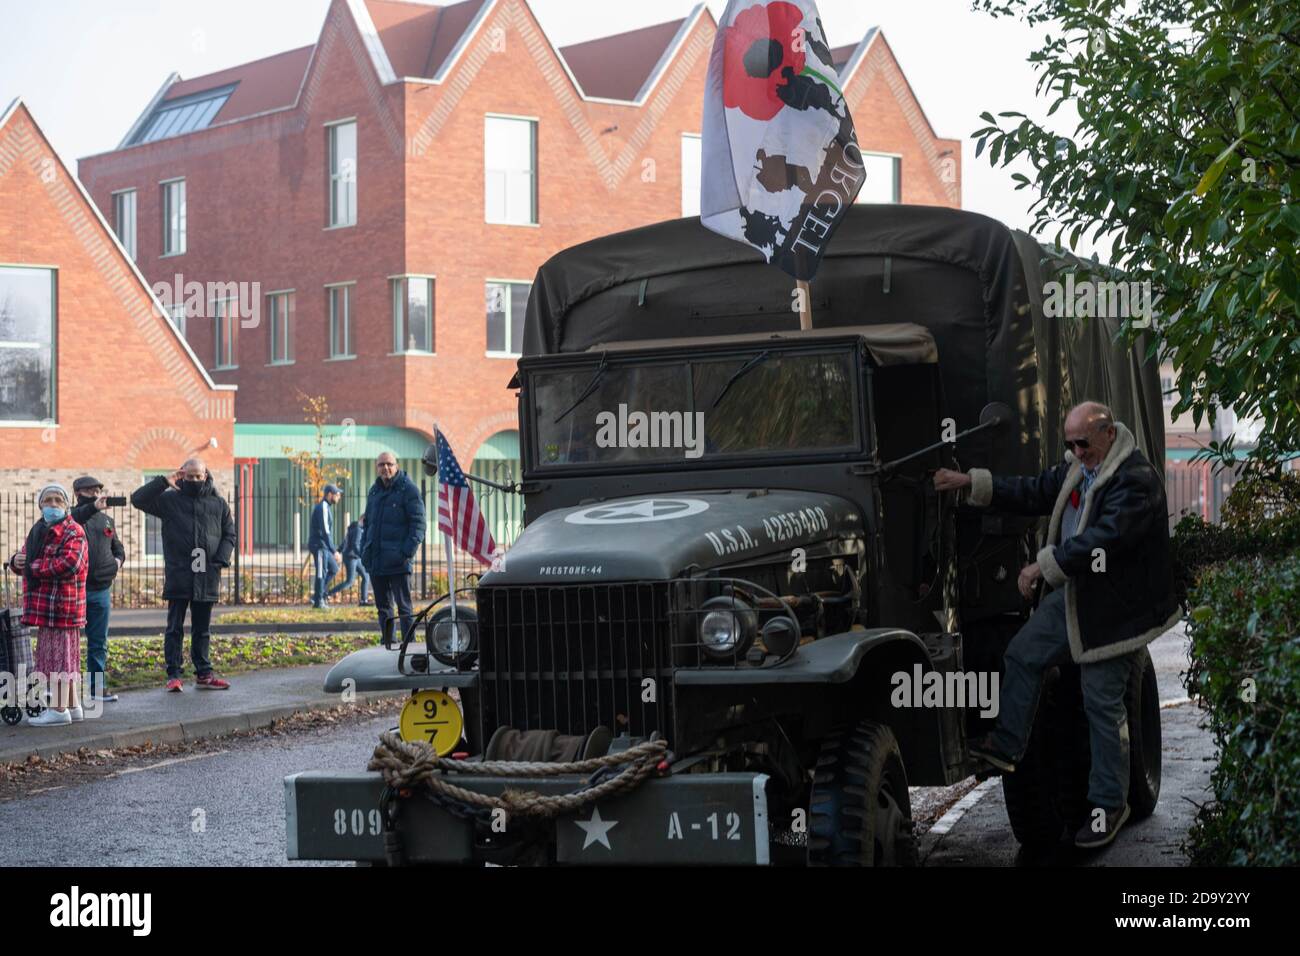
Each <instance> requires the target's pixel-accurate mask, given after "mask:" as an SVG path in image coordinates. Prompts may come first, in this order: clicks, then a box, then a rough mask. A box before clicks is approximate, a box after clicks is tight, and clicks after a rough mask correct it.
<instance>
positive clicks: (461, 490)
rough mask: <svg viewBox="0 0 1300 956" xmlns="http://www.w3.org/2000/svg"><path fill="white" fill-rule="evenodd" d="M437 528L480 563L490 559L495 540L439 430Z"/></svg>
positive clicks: (494, 547) (488, 561)
mask: <svg viewBox="0 0 1300 956" xmlns="http://www.w3.org/2000/svg"><path fill="white" fill-rule="evenodd" d="M438 530H439V531H441V532H443V533H444V534H446V535H450V537H451V540H452V541H453V542H454V543H455V545H456V547H458V548H460V549H461V550H462V551H465V552H467V553H468V554H472V555H473V556H474V557H475V558H477V559H478V560H479V561H481V562H482V563H483V564H491V563H492V555H493V553H494V552H495V551H496V549H497V546H496V542H495V541H493V540H492V533H491V532H490V531H488V528H487V522H486V521H484V520H483V513H482V512H481V511H479V510H478V502H477V501H475V500H474V492H473V490H471V488H470V486H469V482H467V481H466V480H465V473H464V472H463V471H461V470H460V464H459V463H458V462H457V461H456V456H455V455H453V454H452V452H451V446H450V445H448V444H447V439H445V438H443V437H442V432H438Z"/></svg>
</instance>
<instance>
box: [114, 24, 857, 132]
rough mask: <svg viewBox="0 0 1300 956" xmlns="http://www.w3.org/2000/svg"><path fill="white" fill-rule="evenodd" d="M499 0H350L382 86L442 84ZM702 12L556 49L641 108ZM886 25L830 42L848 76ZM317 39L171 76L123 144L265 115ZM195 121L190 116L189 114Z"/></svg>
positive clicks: (297, 76) (304, 67) (605, 90)
mask: <svg viewBox="0 0 1300 956" xmlns="http://www.w3.org/2000/svg"><path fill="white" fill-rule="evenodd" d="M499 3H500V0H461V2H459V3H452V4H448V5H444V6H439V5H437V4H435V3H431V2H426V0H344V4H343V5H344V6H345V7H346V9H347V10H348V11H349V13H350V14H351V16H352V19H353V21H354V23H355V24H356V27H357V29H358V31H359V32H360V34H361V37H362V40H363V42H364V44H365V47H366V50H367V53H368V54H369V56H370V60H371V63H372V64H373V66H374V68H375V72H376V74H377V75H378V78H379V81H380V82H381V83H383V84H390V83H400V82H403V81H405V80H415V81H421V82H426V83H441V82H442V81H443V80H444V79H445V78H446V76H447V74H448V72H449V71H450V69H451V68H452V66H453V65H454V64H455V63H456V62H457V61H458V60H459V58H460V55H461V53H462V51H463V50H464V49H465V48H466V46H467V45H468V43H469V41H470V40H471V39H472V38H473V37H474V35H475V34H476V33H477V31H478V29H479V27H480V25H481V24H482V23H483V21H484V20H485V19H486V18H487V16H488V15H489V14H490V13H491V12H492V11H493V10H494V9H495V8H496V7H497V5H498V4H499ZM704 16H710V19H712V17H711V15H710V14H709V10H708V8H707V6H706V5H705V4H704V3H700V4H698V5H697V6H696V7H695V8H694V9H693V10H692V11H691V13H690V14H689V15H688V16H686V17H684V18H683V19H680V20H672V21H669V22H667V23H660V24H657V25H655V26H649V27H643V28H641V29H639V30H631V31H628V32H626V33H620V34H616V35H614V36H608V37H601V38H599V39H595V40H589V41H586V42H585V43H575V44H572V45H570V46H567V47H564V48H563V49H555V47H554V45H553V44H552V49H554V50H555V53H556V55H557V57H558V58H559V60H560V62H561V64H562V65H563V66H564V68H565V70H566V72H567V73H568V75H569V77H570V78H571V79H572V81H573V84H574V86H575V87H576V88H577V92H578V93H579V94H580V95H581V97H582V98H583V99H584V100H588V101H596V102H607V103H615V104H620V105H621V104H627V105H634V106H639V105H641V104H643V103H644V102H645V101H646V99H647V98H648V97H649V95H650V94H651V93H652V92H653V91H654V89H655V87H656V85H657V84H658V82H659V80H660V78H661V77H662V76H663V75H664V73H665V72H666V71H667V69H668V67H669V65H670V64H671V63H672V62H673V59H674V57H676V55H677V53H678V51H679V50H680V49H681V48H682V46H683V44H685V43H686V40H687V38H688V36H690V34H691V31H692V30H693V29H694V28H695V26H696V24H697V23H698V22H699V21H700V19H701V18H702V17H704ZM878 35H879V30H878V29H877V28H875V27H872V28H871V30H869V31H868V32H867V34H866V36H865V37H863V39H862V41H861V42H859V43H857V44H850V45H847V46H842V47H837V48H835V49H834V50H832V57H833V60H834V65H835V67H836V69H837V70H838V71H839V74H840V78H841V80H842V81H844V82H847V81H848V80H849V79H850V78H851V77H852V75H853V73H855V72H856V70H857V68H858V66H859V65H860V64H861V63H862V61H863V59H864V58H865V55H866V52H867V49H868V48H869V47H870V45H871V42H872V40H874V39H875V38H876V36H878ZM315 51H316V45H315V44H313V45H312V46H305V47H299V48H298V49H296V50H289V51H288V52H286V53H279V54H276V55H275V56H269V57H264V58H262V59H260V60H254V61H252V62H251V63H243V64H240V65H239V66H233V67H230V68H228V69H225V70H219V71H217V72H215V73H207V74H204V75H202V76H197V77H193V78H191V79H188V80H182V79H181V78H180V77H179V76H178V75H177V74H174V73H173V74H172V75H171V76H170V77H168V79H167V81H166V82H165V83H164V84H163V86H162V89H161V90H159V92H158V94H157V95H156V96H155V97H154V99H153V101H152V102H150V104H149V105H148V106H147V107H146V108H145V110H144V112H143V113H142V114H141V115H140V118H139V119H138V120H136V122H135V124H134V125H133V126H132V127H131V130H130V131H129V132H128V133H127V135H126V137H125V138H124V139H123V140H122V142H121V143H120V144H119V145H118V147H117V148H118V149H123V148H125V147H127V146H131V145H134V144H135V143H137V142H144V141H148V140H151V139H154V138H168V137H171V136H176V135H186V134H187V133H190V132H197V131H199V130H202V129H207V128H209V127H211V126H215V125H219V124H224V123H229V122H235V121H238V120H242V119H249V118H251V117H254V116H260V115H262V114H264V113H268V112H273V111H275V110H282V109H289V108H292V107H294V106H295V105H297V103H298V101H299V98H300V96H301V94H302V89H303V86H304V84H305V81H306V78H307V73H308V71H309V70H310V68H311V63H312V59H313V56H314V54H315ZM204 94H212V95H213V96H220V95H223V94H228V97H227V99H226V100H225V101H224V102H223V103H222V104H221V105H220V108H219V109H217V108H215V103H210V104H209V108H208V109H207V110H197V111H193V110H192V111H190V112H189V113H187V114H185V116H184V117H182V116H180V115H179V114H178V116H177V119H178V122H176V123H173V124H169V125H166V127H165V128H164V124H162V123H161V122H160V123H159V124H158V126H157V127H154V128H151V124H153V123H154V122H155V121H158V120H159V117H160V114H162V113H164V112H166V111H168V110H169V109H175V108H176V107H177V106H178V105H180V104H183V103H186V102H193V101H194V100H196V99H198V100H201V99H203V95H204ZM185 119H188V122H185V121H182V120H185Z"/></svg>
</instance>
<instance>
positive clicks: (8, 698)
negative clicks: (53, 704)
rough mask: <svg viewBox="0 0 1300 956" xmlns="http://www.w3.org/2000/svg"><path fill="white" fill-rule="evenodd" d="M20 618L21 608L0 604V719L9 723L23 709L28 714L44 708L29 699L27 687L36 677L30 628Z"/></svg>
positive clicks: (29, 686) (34, 713)
mask: <svg viewBox="0 0 1300 956" xmlns="http://www.w3.org/2000/svg"><path fill="white" fill-rule="evenodd" d="M22 618H23V615H22V611H19V610H16V609H13V608H0V673H4V674H7V675H9V676H8V679H7V680H5V681H4V688H3V699H2V700H0V720H3V721H4V722H5V723H6V724H9V725H10V726H11V727H12V726H14V725H15V724H17V723H18V722H19V721H21V720H22V719H23V711H24V710H26V711H27V716H28V717H35V716H36V715H37V714H39V713H40V712H41V711H43V710H44V709H45V708H44V707H43V706H41V705H40V704H38V703H32V702H31V701H32V694H31V687H32V685H33V684H35V683H36V680H37V678H36V675H35V674H34V673H33V670H34V668H35V659H34V658H33V656H32V637H31V631H30V629H29V628H28V627H27V626H26V625H24V624H23V623H22Z"/></svg>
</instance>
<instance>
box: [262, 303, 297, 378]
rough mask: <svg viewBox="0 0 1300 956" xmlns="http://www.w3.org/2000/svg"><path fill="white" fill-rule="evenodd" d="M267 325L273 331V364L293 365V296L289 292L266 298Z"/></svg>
mask: <svg viewBox="0 0 1300 956" xmlns="http://www.w3.org/2000/svg"><path fill="white" fill-rule="evenodd" d="M266 315H267V325H268V326H269V327H270V329H271V364H272V365H291V364H293V346H292V344H291V343H292V339H291V335H290V326H291V321H292V317H293V296H292V294H291V293H288V292H274V293H272V294H271V295H268V296H267V297H266Z"/></svg>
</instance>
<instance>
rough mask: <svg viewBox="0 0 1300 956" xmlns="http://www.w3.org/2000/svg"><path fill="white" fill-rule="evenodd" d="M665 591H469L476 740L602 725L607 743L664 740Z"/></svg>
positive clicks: (639, 587) (653, 586) (667, 695)
mask: <svg viewBox="0 0 1300 956" xmlns="http://www.w3.org/2000/svg"><path fill="white" fill-rule="evenodd" d="M668 587H669V586H668V584H666V583H640V582H638V583H628V584H595V585H593V584H582V585H563V586H543V587H531V586H528V587H523V586H518V585H510V586H501V587H483V588H479V589H478V592H477V598H478V601H477V603H478V608H477V610H478V619H479V687H480V693H481V713H482V718H483V722H482V727H483V731H484V733H485V734H486V735H491V733H492V732H493V731H494V730H495V729H496V728H497V727H499V726H502V725H506V726H510V727H514V728H516V729H518V730H551V729H554V730H558V731H559V732H560V733H562V734H587V733H590V732H591V731H592V730H593V729H594V728H595V727H597V726H600V725H604V726H606V727H608V728H609V729H610V730H611V731H613V733H614V735H615V736H618V735H619V734H620V733H624V732H626V733H628V734H631V735H632V736H634V737H637V736H648V735H649V734H650V733H651V732H652V731H656V730H657V731H660V732H661V733H663V734H664V735H665V736H667V735H668V733H669V730H670V728H671V714H672V690H673V683H672V668H671V660H672V658H671V648H670V646H669V644H670V642H669V637H668V626H669V624H668V622H669V620H670V617H669V614H668ZM647 679H649V680H651V681H653V683H652V684H645V683H644V682H645V681H646V680H647ZM647 698H651V699H649V700H647ZM484 739H486V737H484Z"/></svg>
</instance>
